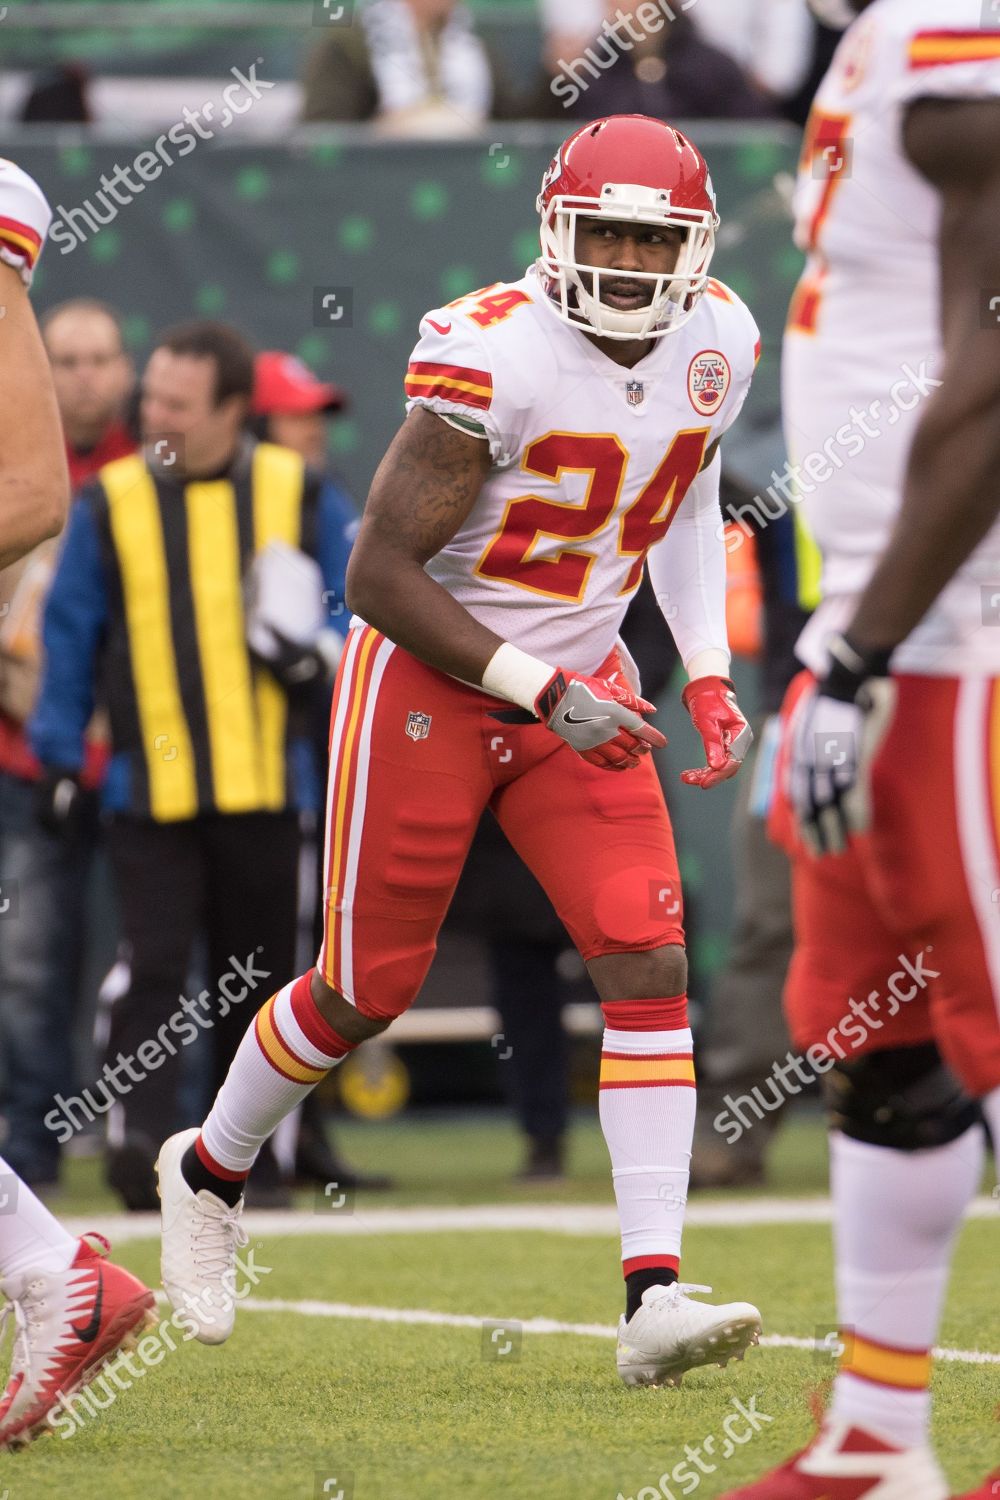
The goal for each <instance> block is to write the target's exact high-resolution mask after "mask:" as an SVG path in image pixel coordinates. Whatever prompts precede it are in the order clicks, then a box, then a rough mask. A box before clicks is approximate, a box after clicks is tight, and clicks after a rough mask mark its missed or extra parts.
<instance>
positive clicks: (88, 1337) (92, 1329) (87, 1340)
mask: <svg viewBox="0 0 1000 1500" xmlns="http://www.w3.org/2000/svg"><path fill="white" fill-rule="evenodd" d="M103 1303H104V1276H103V1274H102V1272H101V1268H100V1266H98V1268H97V1296H96V1297H95V1298H94V1312H93V1316H92V1317H91V1319H90V1322H89V1323H88V1324H87V1325H86V1327H85V1328H81V1327H80V1326H79V1324H78V1323H71V1324H70V1325H69V1326H70V1328H72V1330H73V1332H74V1333H75V1334H76V1336H77V1338H78V1339H79V1340H80V1343H81V1344H92V1343H93V1342H94V1340H95V1339H96V1337H97V1334H98V1331H99V1329H100V1326H101V1308H102V1306H103Z"/></svg>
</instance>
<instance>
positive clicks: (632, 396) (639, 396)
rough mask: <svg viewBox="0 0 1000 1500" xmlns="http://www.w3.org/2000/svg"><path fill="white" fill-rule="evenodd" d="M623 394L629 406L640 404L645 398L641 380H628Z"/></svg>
mask: <svg viewBox="0 0 1000 1500" xmlns="http://www.w3.org/2000/svg"><path fill="white" fill-rule="evenodd" d="M625 395H626V397H627V399H628V404H629V406H641V405H642V403H643V401H644V400H645V399H646V391H645V387H644V386H643V383H642V381H641V380H630V381H629V382H628V384H627V385H626V387H625Z"/></svg>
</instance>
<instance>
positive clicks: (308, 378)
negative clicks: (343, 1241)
mask: <svg viewBox="0 0 1000 1500" xmlns="http://www.w3.org/2000/svg"><path fill="white" fill-rule="evenodd" d="M346 405H347V393H346V392H345V391H343V390H341V389H340V387H339V386H336V385H332V384H330V383H328V382H326V381H322V380H318V379H317V378H316V376H315V375H314V374H313V372H312V371H311V370H310V369H309V367H308V365H306V364H304V363H303V362H302V360H301V359H297V358H296V357H295V355H294V354H286V353H283V352H282V351H281V350H278V349H268V350H266V351H265V352H264V353H262V354H258V355H257V358H256V360H255V362H254V390H253V407H252V411H253V421H252V424H251V426H252V430H253V431H254V433H255V434H256V436H257V437H258V438H261V439H262V440H263V441H265V442H270V443H280V444H281V445H282V446H283V447H285V448H292V449H294V450H295V452H296V453H298V454H299V455H300V456H301V457H302V458H303V459H304V460H305V462H306V464H308V466H309V467H310V468H311V469H314V470H315V471H316V472H317V473H322V472H323V471H324V470H326V468H327V463H328V455H327V439H328V437H329V424H330V420H331V418H333V417H334V416H336V414H337V413H338V412H340V411H343V410H344V408H345V406H346ZM329 488H330V492H331V504H332V505H334V508H335V510H336V512H337V514H338V517H339V521H340V524H341V525H342V527H343V536H344V546H345V555H346V551H347V550H348V549H349V548H350V545H351V544H352V543H353V541H354V538H355V535H356V534H357V529H358V525H359V522H360V520H361V517H360V514H359V512H358V509H357V507H356V506H355V505H354V503H353V502H352V500H351V499H350V498H349V496H348V495H347V494H346V493H345V492H344V491H343V490H341V489H340V487H339V485H338V484H337V483H335V482H334V481H333V480H332V479H331V480H330V484H329ZM327 605H328V611H327V612H328V614H329V616H330V618H331V619H337V618H340V619H343V616H344V600H343V597H342V596H338V597H337V598H334V599H330V600H328V601H327ZM331 664H332V663H331ZM332 688H333V682H332V675H331V676H326V677H324V678H322V679H320V678H317V681H316V692H315V695H314V698H315V701H314V710H313V714H312V722H313V737H312V750H313V761H314V765H315V778H316V786H315V797H314V800H313V806H310V807H303V811H302V821H303V831H304V834H305V838H306V843H307V846H308V845H310V844H311V845H312V847H313V849H314V850H315V870H316V877H315V879H314V880H313V881H311V882H308V881H307V886H308V888H307V889H305V890H303V891H302V892H300V899H299V924H300V934H301V933H302V931H303V929H305V930H306V931H307V933H308V941H307V942H306V943H305V945H304V947H303V949H302V951H301V952H300V954H299V955H298V959H297V964H296V966H297V967H299V968H305V967H307V966H308V964H309V961H310V959H311V958H312V956H313V955H314V954H316V953H318V952H319V949H320V946H321V944H322V940H323V931H322V919H323V903H322V901H321V900H320V899H319V897H320V893H321V891H322V889H323V879H324V876H323V840H322V835H321V832H320V830H321V827H322V825H321V823H320V821H319V811H320V809H321V808H322V805H323V788H324V787H325V786H326V771H327V760H328V757H329V752H328V749H327V746H328V744H329V734H330V699H331V694H332ZM302 868H303V869H306V870H308V869H310V868H312V866H311V865H310V863H309V861H308V860H306V861H304V862H303V866H302ZM306 948H307V949H308V952H306V951H305V950H306ZM286 1127H287V1128H286ZM273 1144H274V1150H275V1154H276V1155H277V1156H278V1158H279V1162H280V1164H281V1165H282V1166H283V1167H284V1168H285V1170H286V1172H287V1174H288V1175H289V1176H290V1177H293V1178H294V1180H295V1181H296V1182H297V1183H299V1184H300V1185H305V1184H307V1183H308V1184H312V1183H323V1184H326V1183H328V1182H336V1183H338V1184H339V1186H340V1187H342V1188H344V1187H354V1188H358V1187H360V1188H367V1189H372V1188H385V1187H389V1186H390V1179H389V1178H388V1177H384V1176H381V1175H379V1176H376V1175H373V1174H371V1173H366V1172H360V1171H358V1170H357V1168H355V1167H352V1166H349V1165H348V1164H347V1163H346V1162H345V1161H343V1160H342V1159H341V1158H340V1157H339V1156H338V1155H337V1154H336V1152H335V1150H334V1149H332V1147H331V1139H330V1134H329V1132H328V1131H327V1129H326V1122H325V1119H324V1115H323V1108H322V1105H321V1104H320V1101H319V1099H318V1097H317V1095H316V1092H315V1091H314V1092H313V1093H311V1094H309V1095H308V1096H307V1098H306V1099H305V1101H304V1103H303V1104H302V1105H301V1107H300V1109H299V1110H298V1111H295V1112H293V1114H291V1115H289V1116H288V1117H287V1119H285V1120H282V1122H281V1124H280V1125H279V1127H278V1129H277V1131H276V1132H275V1136H274V1138H273Z"/></svg>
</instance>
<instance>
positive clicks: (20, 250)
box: [0, 157, 52, 286]
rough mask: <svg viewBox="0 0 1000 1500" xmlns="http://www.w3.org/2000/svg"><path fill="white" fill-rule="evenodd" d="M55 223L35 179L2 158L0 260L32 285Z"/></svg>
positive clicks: (0, 179)
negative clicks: (40, 256) (37, 264)
mask: <svg viewBox="0 0 1000 1500" xmlns="http://www.w3.org/2000/svg"><path fill="white" fill-rule="evenodd" d="M51 222H52V210H51V209H50V208H49V205H48V201H47V200H46V197H45V194H44V193H43V192H42V190H41V188H40V187H39V186H38V183H37V182H36V181H35V179H34V178H33V177H29V176H28V174H27V172H23V171H22V170H21V168H20V167H17V166H15V165H14V163H13V162H12V161H5V160H4V158H3V157H0V260H3V261H6V263H7V265H9V266H13V267H14V268H15V270H17V271H18V272H19V273H20V276H21V280H22V281H23V282H24V284H25V286H30V285H31V277H32V275H33V273H34V269H35V263H36V261H37V260H38V257H39V255H40V254H41V253H42V245H43V244H44V242H45V236H46V235H47V234H48V232H49V225H50V224H51Z"/></svg>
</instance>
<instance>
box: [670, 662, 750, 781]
mask: <svg viewBox="0 0 1000 1500" xmlns="http://www.w3.org/2000/svg"><path fill="white" fill-rule="evenodd" d="M681 701H682V702H683V704H684V707H685V708H686V709H687V711H688V713H689V714H690V715H691V723H692V724H693V725H694V727H695V729H697V731H698V733H699V734H700V735H701V742H702V744H703V745H704V746H705V759H706V761H707V765H704V766H699V767H698V768H697V769H696V770H691V771H682V772H681V780H682V781H684V782H686V783H687V785H688V786H700V787H702V788H703V789H706V790H707V788H708V787H711V786H718V784H719V782H720V781H728V780H729V778H730V777H731V776H735V775H736V773H737V771H738V770H739V768H740V766H741V765H742V764H743V759H744V757H745V755H746V753H747V751H748V750H749V749H750V745H751V742H752V741H753V731H752V729H751V728H750V725H749V724H748V723H747V721H746V719H745V718H744V717H743V714H742V712H741V710H740V706H739V704H738V703H737V702H736V689H735V688H734V687H733V684H732V683H731V682H730V680H729V678H728V677H696V678H695V679H694V681H693V682H689V683H688V685H687V687H686V688H685V689H684V691H683V693H682V694H681Z"/></svg>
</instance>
